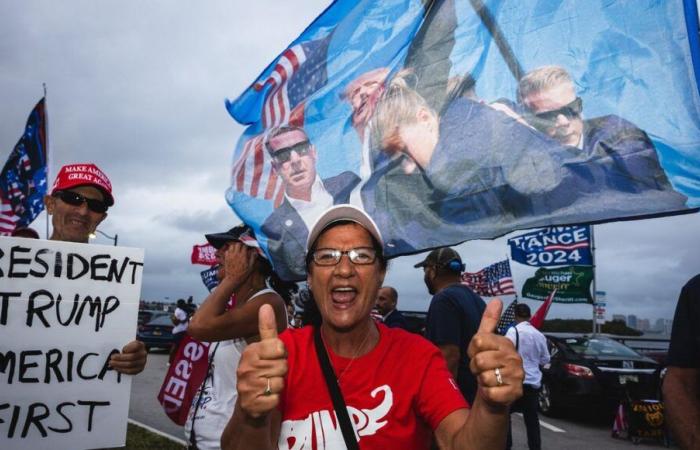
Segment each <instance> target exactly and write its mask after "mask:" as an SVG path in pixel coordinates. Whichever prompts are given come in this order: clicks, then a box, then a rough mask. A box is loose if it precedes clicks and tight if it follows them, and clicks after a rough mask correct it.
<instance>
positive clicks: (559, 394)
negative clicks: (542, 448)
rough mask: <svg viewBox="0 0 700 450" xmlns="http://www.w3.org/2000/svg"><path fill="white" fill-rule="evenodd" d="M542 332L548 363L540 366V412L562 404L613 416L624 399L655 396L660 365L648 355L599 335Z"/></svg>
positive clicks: (651, 397)
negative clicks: (548, 352)
mask: <svg viewBox="0 0 700 450" xmlns="http://www.w3.org/2000/svg"><path fill="white" fill-rule="evenodd" d="M545 336H546V337H547V345H548V347H549V350H550V355H551V361H550V363H549V364H547V365H546V366H545V367H544V368H543V370H542V389H541V391H540V394H539V406H540V410H541V411H542V412H543V413H544V414H548V415H553V414H556V413H557V412H559V411H561V410H562V409H564V408H588V409H592V408H597V409H596V410H597V411H600V412H601V413H602V414H608V413H610V414H612V413H613V411H614V410H615V408H616V406H617V405H618V404H619V402H620V400H622V399H625V398H628V397H630V398H632V399H653V398H657V397H658V386H659V373H660V365H659V364H658V363H657V362H656V361H654V360H652V359H651V358H648V357H646V356H643V355H641V354H639V353H637V352H636V351H634V350H632V349H631V348H629V347H627V346H626V345H624V344H621V343H619V342H617V341H615V340H613V339H610V338H607V337H604V336H600V335H586V334H572V333H545ZM601 408H603V409H601Z"/></svg>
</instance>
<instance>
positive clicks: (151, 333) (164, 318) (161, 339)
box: [136, 313, 174, 351]
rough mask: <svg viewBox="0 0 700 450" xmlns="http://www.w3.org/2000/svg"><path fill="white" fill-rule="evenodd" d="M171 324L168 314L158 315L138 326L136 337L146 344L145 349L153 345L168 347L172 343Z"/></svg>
mask: <svg viewBox="0 0 700 450" xmlns="http://www.w3.org/2000/svg"><path fill="white" fill-rule="evenodd" d="M173 326H174V325H173V322H172V320H171V319H170V314H167V313H164V314H162V315H158V316H156V317H155V318H154V319H153V320H151V321H150V322H148V323H147V324H145V325H141V326H140V327H139V329H138V332H137V333H136V339H138V340H139V341H141V342H143V343H144V344H145V345H146V350H147V351H148V350H150V349H151V348H154V347H160V348H167V349H169V348H170V346H171V345H173Z"/></svg>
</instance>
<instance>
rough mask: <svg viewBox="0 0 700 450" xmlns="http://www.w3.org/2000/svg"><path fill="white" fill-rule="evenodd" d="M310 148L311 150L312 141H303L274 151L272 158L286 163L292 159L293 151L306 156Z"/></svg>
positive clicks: (280, 162)
mask: <svg viewBox="0 0 700 450" xmlns="http://www.w3.org/2000/svg"><path fill="white" fill-rule="evenodd" d="M309 150H311V142H309V141H303V142H299V143H298V144H294V145H292V146H290V147H285V148H281V149H279V150H275V151H274V153H272V159H274V160H275V161H277V163H278V164H284V163H286V162H287V161H289V160H290V159H291V157H292V152H295V153H296V154H297V155H299V156H304V155H306V154H308V153H309Z"/></svg>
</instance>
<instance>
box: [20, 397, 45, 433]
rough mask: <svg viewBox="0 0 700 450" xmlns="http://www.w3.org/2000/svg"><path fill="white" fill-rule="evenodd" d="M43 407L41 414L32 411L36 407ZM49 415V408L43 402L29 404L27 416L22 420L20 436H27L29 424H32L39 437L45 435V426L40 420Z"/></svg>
mask: <svg viewBox="0 0 700 450" xmlns="http://www.w3.org/2000/svg"><path fill="white" fill-rule="evenodd" d="M39 408H41V409H43V412H42V413H41V414H36V413H35V412H34V411H35V410H37V409H39ZM47 417H49V408H48V406H46V405H45V404H43V403H32V404H31V405H29V411H28V412H27V418H26V419H25V421H24V427H23V428H22V437H23V438H25V437H27V434H28V433H29V426H30V425H32V424H33V425H34V426H35V427H36V428H37V430H39V434H41V437H46V428H44V426H43V425H42V424H41V421H42V420H44V419H46V418H47Z"/></svg>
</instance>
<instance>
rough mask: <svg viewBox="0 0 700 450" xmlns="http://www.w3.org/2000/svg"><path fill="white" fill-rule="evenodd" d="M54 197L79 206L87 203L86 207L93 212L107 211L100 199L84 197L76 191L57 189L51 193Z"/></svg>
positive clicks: (105, 205)
mask: <svg viewBox="0 0 700 450" xmlns="http://www.w3.org/2000/svg"><path fill="white" fill-rule="evenodd" d="M53 196H54V197H58V198H60V199H61V200H62V201H63V202H64V203H67V204H69V205H72V206H81V205H82V204H83V203H87V207H88V209H89V210H90V211H92V212H94V213H99V214H102V213H105V212H107V208H108V206H107V204H106V203H105V202H103V201H102V200H95V199H94V198H87V197H84V196H82V195H80V194H78V193H77V192H72V191H57V192H54V194H53Z"/></svg>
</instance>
